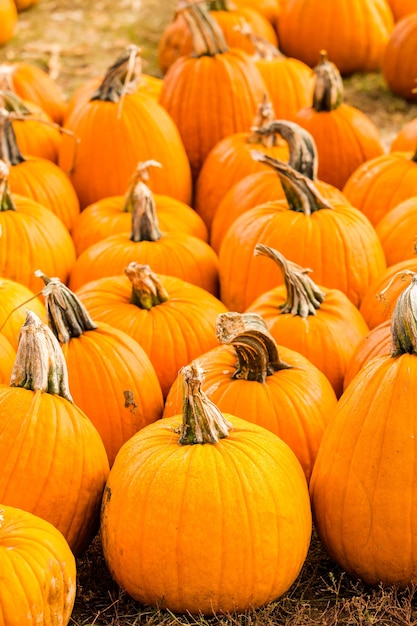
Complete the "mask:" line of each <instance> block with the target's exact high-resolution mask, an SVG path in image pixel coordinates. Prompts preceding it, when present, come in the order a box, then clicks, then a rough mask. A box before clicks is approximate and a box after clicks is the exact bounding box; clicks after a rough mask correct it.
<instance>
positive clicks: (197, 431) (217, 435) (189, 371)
mask: <svg viewBox="0 0 417 626" xmlns="http://www.w3.org/2000/svg"><path fill="white" fill-rule="evenodd" d="M181 374H182V377H183V383H184V400H183V406H182V424H181V427H180V429H179V434H180V437H179V439H178V443H179V444H180V445H190V444H196V443H202V444H204V443H218V441H219V439H223V438H224V437H227V436H228V434H229V431H230V430H231V428H233V426H232V424H231V423H230V422H229V421H228V420H227V419H226V418H225V416H224V415H223V413H222V412H221V411H220V409H219V408H218V407H217V406H216V405H215V404H214V403H213V402H212V401H211V400H209V398H208V397H207V395H206V394H205V393H204V391H203V390H202V388H201V386H202V384H203V382H204V370H203V368H202V367H201V366H200V365H198V363H197V362H196V361H193V362H192V363H191V364H190V365H187V366H186V367H183V368H182V370H181Z"/></svg>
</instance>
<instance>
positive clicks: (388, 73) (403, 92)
mask: <svg viewBox="0 0 417 626" xmlns="http://www.w3.org/2000/svg"><path fill="white" fill-rule="evenodd" d="M416 54H417V7H415V10H414V11H413V12H412V13H408V14H407V15H405V16H404V17H403V18H401V19H400V20H399V21H398V22H397V23H396V24H395V27H394V30H393V31H392V33H391V35H390V38H389V40H388V43H387V45H386V48H385V52H384V56H383V58H382V74H383V77H384V79H385V82H386V84H387V85H388V88H389V89H390V90H391V91H392V92H393V93H394V94H395V95H396V96H399V97H400V98H404V99H405V100H408V101H410V102H417V93H416V89H415V87H416V78H417V76H416V70H415V67H414V64H413V62H412V59H413V58H414V57H415V55H416Z"/></svg>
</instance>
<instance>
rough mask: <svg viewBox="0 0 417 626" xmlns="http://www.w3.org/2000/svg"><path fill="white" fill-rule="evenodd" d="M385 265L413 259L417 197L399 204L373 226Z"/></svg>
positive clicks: (416, 226)
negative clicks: (382, 251) (383, 254)
mask: <svg viewBox="0 0 417 626" xmlns="http://www.w3.org/2000/svg"><path fill="white" fill-rule="evenodd" d="M375 230H376V233H377V235H378V237H379V239H380V241H381V244H382V247H383V249H384V253H385V258H386V260H387V265H395V264H396V263H399V262H400V261H405V260H406V259H410V258H412V257H415V255H416V251H417V196H412V197H411V198H408V200H404V201H403V202H400V203H399V204H398V205H397V206H395V207H393V208H392V209H390V210H389V211H388V212H387V213H386V214H385V215H384V216H383V217H382V218H381V219H380V220H379V222H378V223H377V224H376V225H375Z"/></svg>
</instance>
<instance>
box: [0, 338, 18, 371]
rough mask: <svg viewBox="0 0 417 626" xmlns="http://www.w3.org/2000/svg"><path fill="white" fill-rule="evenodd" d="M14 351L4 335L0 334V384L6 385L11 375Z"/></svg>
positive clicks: (14, 357) (14, 356)
mask: <svg viewBox="0 0 417 626" xmlns="http://www.w3.org/2000/svg"><path fill="white" fill-rule="evenodd" d="M15 359H16V350H15V349H14V348H13V346H12V344H11V343H10V341H9V340H8V339H7V337H6V335H4V334H3V333H2V332H1V333H0V383H8V382H9V381H10V376H11V374H12V370H13V366H14V362H15Z"/></svg>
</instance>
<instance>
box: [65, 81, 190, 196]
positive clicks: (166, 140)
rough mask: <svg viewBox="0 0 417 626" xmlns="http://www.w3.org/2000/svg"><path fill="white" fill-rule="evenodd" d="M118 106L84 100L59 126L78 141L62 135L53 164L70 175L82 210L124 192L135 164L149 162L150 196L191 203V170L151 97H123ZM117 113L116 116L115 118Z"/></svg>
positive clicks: (171, 124) (178, 141) (169, 124)
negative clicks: (157, 165)
mask: <svg viewBox="0 0 417 626" xmlns="http://www.w3.org/2000/svg"><path fill="white" fill-rule="evenodd" d="M119 105H120V103H119V102H104V101H100V100H93V101H89V102H88V103H87V104H86V105H85V106H79V107H77V108H75V109H73V111H72V112H71V114H70V115H69V116H68V117H67V118H66V120H65V124H64V128H66V129H68V130H71V131H72V132H73V133H75V135H76V136H77V137H78V138H79V139H80V140H81V142H80V144H78V145H76V144H75V142H74V139H73V138H72V137H69V136H67V135H65V136H63V138H62V141H61V145H60V151H59V159H58V163H59V165H60V167H62V169H63V170H64V172H66V173H68V174H69V177H70V180H71V182H72V184H73V185H74V188H75V190H76V192H77V195H78V197H79V200H80V205H81V208H84V207H86V206H88V205H89V204H92V203H93V202H96V201H97V200H100V199H101V198H106V197H108V196H117V195H120V194H123V193H125V191H126V189H127V186H128V183H129V180H130V177H131V175H132V172H134V171H135V168H136V166H137V164H138V162H139V161H146V160H148V159H154V160H156V161H158V162H159V163H161V165H162V168H153V169H152V172H150V177H149V187H150V188H151V189H152V191H154V192H155V193H161V194H166V195H169V196H173V197H174V198H177V199H178V200H181V201H182V202H185V203H186V204H189V203H190V202H191V172H190V165H189V163H188V159H187V155H186V152H185V149H184V145H183V143H182V140H181V137H180V134H179V132H178V129H177V128H176V125H175V123H174V122H173V120H172V119H171V117H170V116H169V115H168V114H167V112H166V110H164V109H163V107H161V106H160V105H159V104H158V103H157V101H156V100H155V98H153V97H152V96H148V95H147V94H145V93H144V92H134V93H130V94H126V96H125V97H124V99H123V102H122V104H121V106H119ZM119 113H120V118H119V117H118V116H119Z"/></svg>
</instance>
